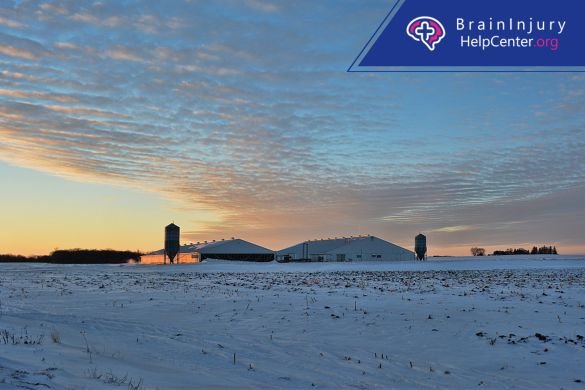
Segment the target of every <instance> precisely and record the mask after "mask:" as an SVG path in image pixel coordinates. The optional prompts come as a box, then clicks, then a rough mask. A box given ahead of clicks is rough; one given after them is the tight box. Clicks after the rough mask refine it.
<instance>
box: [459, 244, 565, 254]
mask: <svg viewBox="0 0 585 390" xmlns="http://www.w3.org/2000/svg"><path fill="white" fill-rule="evenodd" d="M471 254H472V255H473V256H485V249H484V248H478V247H473V248H471ZM558 254H559V253H558V251H557V247H556V246H552V245H551V246H546V245H543V246H541V247H536V246H533V247H532V250H528V249H524V248H508V249H506V250H505V251H494V252H493V253H492V256H510V255H558Z"/></svg>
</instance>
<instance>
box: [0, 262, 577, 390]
mask: <svg viewBox="0 0 585 390" xmlns="http://www.w3.org/2000/svg"><path fill="white" fill-rule="evenodd" d="M584 336H585V259H583V258H579V257H567V256H555V257H554V258H552V257H549V258H546V257H543V256H538V257H534V256H532V257H507V258H505V257H501V258H498V257H493V258H485V259H481V260H478V259H473V258H456V259H442V260H433V261H429V262H424V263H414V262H398V263H317V264H311V263H307V264H294V263H293V264H278V263H268V264H252V263H235V262H224V261H206V262H203V263H201V264H191V265H176V266H145V265H123V266H119V265H88V266H80V265H43V264H33V265H26V264H0V389H13V388H24V389H102V388H111V389H119V388H128V389H157V388H158V389H187V388H212V387H213V388H258V387H263V388H295V389H296V388H307V389H308V388H340V387H341V388H360V389H370V388H373V389H375V388H389V387H390V388H480V389H481V388H485V389H496V388H497V389H501V388H551V389H552V388H555V389H558V388H564V389H571V388H575V389H585V370H584V367H585V340H584Z"/></svg>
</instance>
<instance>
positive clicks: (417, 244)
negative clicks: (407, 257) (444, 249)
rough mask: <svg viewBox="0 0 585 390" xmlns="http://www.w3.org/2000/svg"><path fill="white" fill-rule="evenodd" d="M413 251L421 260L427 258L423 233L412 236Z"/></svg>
mask: <svg viewBox="0 0 585 390" xmlns="http://www.w3.org/2000/svg"><path fill="white" fill-rule="evenodd" d="M414 252H415V253H416V257H417V258H418V259H419V260H421V261H422V260H425V259H426V258H427V237H426V236H425V235H424V234H419V235H418V236H416V237H415V238H414Z"/></svg>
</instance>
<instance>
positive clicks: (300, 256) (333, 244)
mask: <svg viewBox="0 0 585 390" xmlns="http://www.w3.org/2000/svg"><path fill="white" fill-rule="evenodd" d="M276 259H277V260H278V261H281V262H287V261H401V260H413V259H414V252H411V251H409V250H407V249H404V248H402V247H399V246H398V245H395V244H392V243H390V242H388V241H384V240H382V239H380V238H378V237H374V236H359V237H342V238H335V239H323V240H312V241H305V242H302V243H300V244H297V245H294V246H291V247H290V248H286V249H283V250H280V251H278V252H276Z"/></svg>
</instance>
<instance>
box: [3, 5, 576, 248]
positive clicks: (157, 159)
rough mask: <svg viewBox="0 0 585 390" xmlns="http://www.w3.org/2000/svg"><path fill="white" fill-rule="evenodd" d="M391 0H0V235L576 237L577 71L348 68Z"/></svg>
mask: <svg viewBox="0 0 585 390" xmlns="http://www.w3.org/2000/svg"><path fill="white" fill-rule="evenodd" d="M393 2H394V1H393V0H366V1H349V0H335V1H329V0H321V1H294V2H291V1H284V0H283V1H269V0H217V1H213V2H211V1H204V0H169V1H164V2H150V1H137V0H133V1H123V0H116V1H105V0H104V1H77V0H75V1H74V0H63V1H47V0H23V1H15V0H3V1H2V2H0V179H1V183H2V187H1V190H0V215H1V218H2V219H1V221H2V228H1V229H2V233H1V234H0V253H20V254H28V255H30V254H44V253H48V252H50V251H52V250H54V249H55V248H60V249H64V248H76V247H83V248H114V249H131V250H136V249H139V250H142V251H150V250H156V249H159V248H161V247H162V246H163V243H162V235H163V229H164V226H165V225H166V224H167V223H170V222H172V221H174V222H175V223H176V224H177V225H179V226H180V227H181V229H182V241H183V242H196V241H202V240H212V239H221V238H229V237H239V238H243V239H247V240H250V241H253V242H255V243H257V244H259V245H263V246H266V247H268V248H270V249H274V250H278V249H282V248H284V247H287V246H289V245H293V244H296V243H298V242H300V241H304V240H307V239H316V238H328V237H341V236H350V235H359V234H372V235H376V236H378V237H380V238H383V239H386V240H388V241H391V242H394V243H397V244H399V245H402V246H404V247H406V248H409V249H412V248H413V245H414V236H415V235H416V234H418V233H419V232H423V233H424V234H426V235H427V236H428V241H429V254H430V255H468V254H469V248H470V247H472V246H480V247H484V248H486V249H488V252H489V251H491V250H494V249H506V248H508V247H520V246H523V247H531V246H532V245H542V244H547V245H548V244H550V245H556V246H557V247H558V249H559V251H560V252H561V253H565V254H569V253H571V254H583V253H585V233H583V232H585V207H584V206H583V199H585V76H584V75H583V74H578V73H549V74H544V73H532V74H519V73H473V74H471V73H444V74H440V73H423V74H420V73H419V74H416V73H398V74H385V73H379V74H376V73H370V74H357V73H347V72H346V70H347V68H348V67H349V65H350V64H351V63H352V61H353V59H354V58H355V56H356V55H357V54H358V53H359V52H360V50H361V49H362V47H363V46H364V45H365V43H366V42H367V40H368V39H369V37H370V36H371V34H372V33H373V32H374V31H375V30H376V28H377V27H378V26H379V24H380V23H381V22H382V20H383V19H384V17H385V16H386V14H387V12H388V11H389V9H390V8H391V6H392V5H393Z"/></svg>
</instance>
